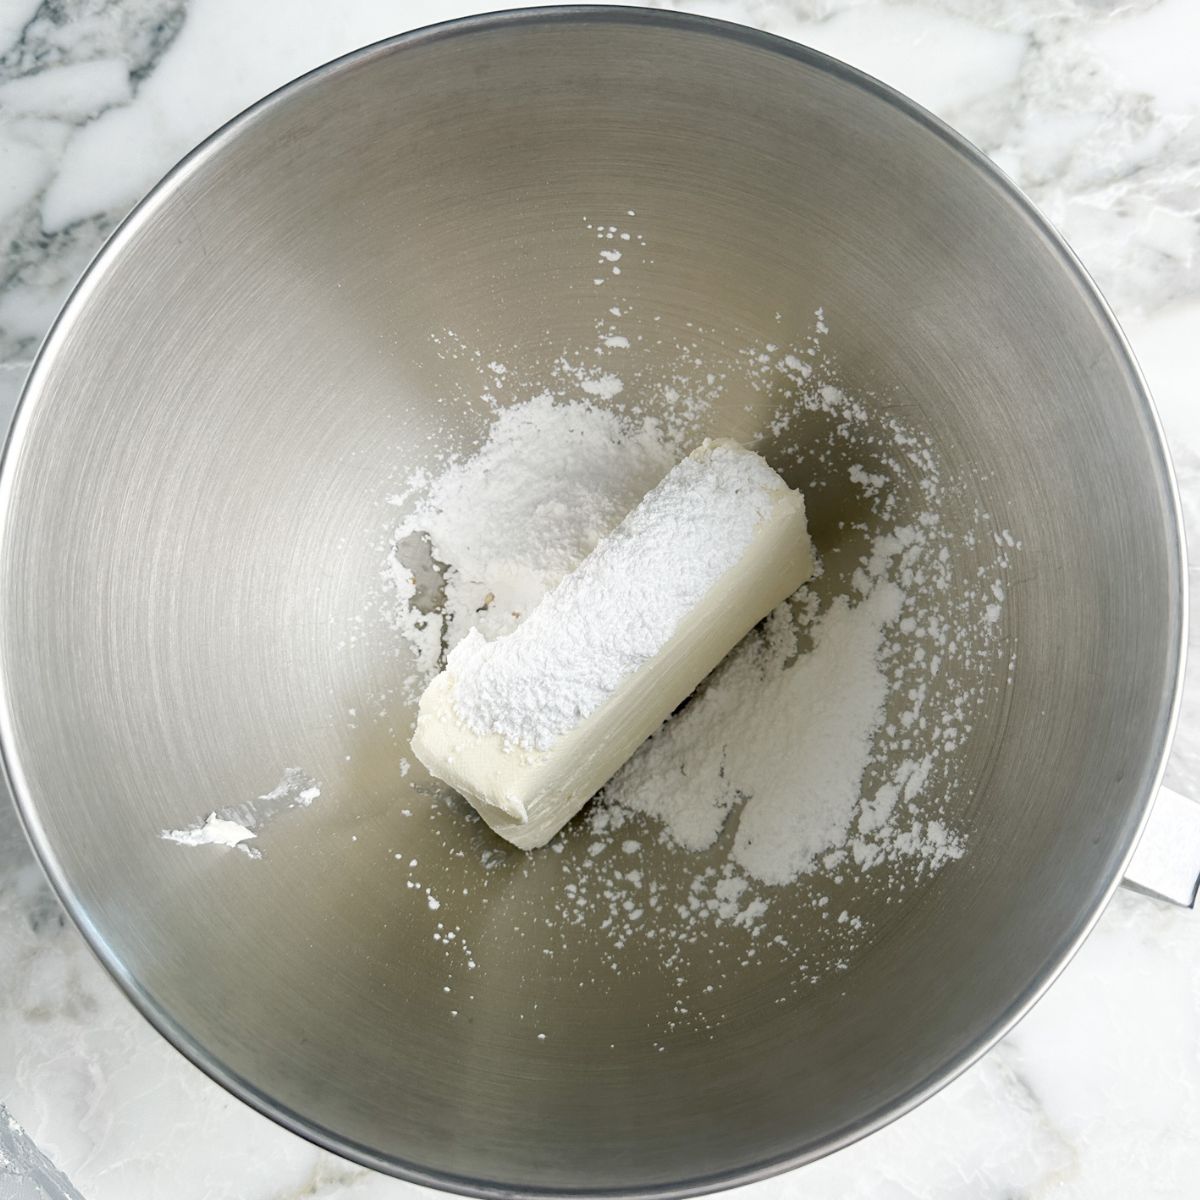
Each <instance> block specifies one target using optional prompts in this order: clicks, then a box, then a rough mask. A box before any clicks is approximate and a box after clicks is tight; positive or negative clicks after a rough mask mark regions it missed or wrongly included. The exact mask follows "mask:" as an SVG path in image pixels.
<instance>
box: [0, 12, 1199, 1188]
mask: <svg viewBox="0 0 1200 1200" xmlns="http://www.w3.org/2000/svg"><path fill="white" fill-rule="evenodd" d="M481 7H485V6H478V5H474V6H473V5H471V4H470V3H463V2H460V0H413V2H410V3H389V2H387V0H344V2H343V3H340V4H329V3H325V2H323V0H253V2H252V3H246V0H41V2H40V3H39V0H0V247H2V248H3V249H2V250H0V427H3V425H5V424H6V423H7V420H8V417H9V415H10V414H11V411H12V407H13V405H14V404H15V402H16V397H17V394H18V392H19V389H20V386H21V382H22V379H23V377H24V373H25V370H26V369H27V366H28V364H29V362H30V360H31V358H32V356H33V354H34V351H35V349H36V347H37V344H38V341H39V339H40V338H41V337H42V335H43V334H44V333H45V331H46V329H47V327H48V325H49V323H50V321H51V319H52V318H53V315H54V313H55V311H56V309H57V308H58V306H59V304H60V303H61V301H62V299H63V298H64V296H65V295H66V292H67V290H68V289H69V287H70V285H71V283H72V282H73V280H74V279H75V277H76V276H77V274H78V273H79V271H80V270H81V269H82V268H83V267H84V266H85V265H86V263H87V261H88V259H89V258H90V256H91V255H92V254H93V252H94V251H95V250H96V248H97V247H98V246H99V244H100V242H101V240H102V239H103V237H104V236H105V234H106V233H107V231H108V230H110V229H111V228H112V227H113V225H114V223H115V222H116V221H117V220H118V219H119V218H120V216H121V215H122V214H123V213H124V212H125V211H126V210H127V208H128V207H129V206H130V204H131V203H133V202H134V201H135V200H136V199H137V198H138V196H139V195H140V194H141V193H142V192H143V191H145V190H146V189H147V188H148V187H149V186H150V185H151V184H153V183H154V182H155V180H156V179H157V178H158V177H159V176H160V175H161V174H162V173H163V172H164V171H165V170H166V169H167V168H168V167H169V166H170V165H171V163H172V162H173V161H174V160H175V159H177V158H178V157H179V156H180V155H181V154H183V153H184V152H185V151H186V150H187V149H188V148H189V147H190V146H192V145H193V144H194V143H195V142H196V141H198V140H199V139H200V138H202V137H203V136H204V135H205V134H207V133H208V132H209V131H211V130H212V129H213V128H214V127H215V126H217V125H218V124H219V123H220V122H222V121H224V120H225V119H226V118H228V117H230V116H232V115H233V114H234V113H235V112H237V111H238V110H239V109H241V108H243V107H244V106H245V105H247V104H248V103H250V102H251V101H253V100H255V99H256V98H258V97H259V96H260V95H262V94H263V93H265V92H267V91H269V90H270V89H272V88H274V87H276V86H278V85H279V84H282V83H284V82H286V81H287V80H288V79H290V78H292V77H293V76H295V75H297V74H299V73H300V72H302V71H304V70H307V69H308V68H310V67H313V66H315V65H317V64H319V63H321V62H323V61H325V60H327V59H329V58H332V57H334V56H335V55H338V54H341V53H343V52H345V51H347V50H350V49H352V48H354V47H356V46H359V45H362V44H364V43H367V42H371V41H374V40H376V39H378V38H381V37H385V36H387V35H390V34H393V33H396V32H398V31H400V30H402V29H404V28H408V27H413V26H417V25H421V24H425V23H428V22H429V21H433V20H440V19H443V18H447V17H451V16H458V15H461V14H463V13H465V12H468V11H478V10H479V9H480V8H481ZM677 7H682V8H687V9H690V10H693V11H699V12H705V13H708V14H711V15H715V16H721V17H726V18H730V19H733V20H740V21H743V22H746V23H748V24H753V25H759V26H762V27H763V28H765V29H768V30H771V31H772V32H776V33H781V34H784V35H786V36H789V37H792V38H795V39H796V40H798V41H802V42H806V43H808V44H810V45H813V46H815V47H817V48H818V49H821V50H825V51H828V52H829V53H832V54H834V55H837V56H838V57H841V58H844V59H846V60H848V61H849V62H851V63H853V64H855V65H857V66H860V67H862V68H864V69H865V70H867V71H869V72H871V73H873V74H875V75H877V76H879V77H880V78H882V79H884V80H885V81H887V82H888V83H891V84H893V85H895V86H896V87H898V88H900V89H901V90H903V91H905V92H907V93H909V94H910V95H911V96H913V97H914V98H915V99H917V100H918V101H920V102H921V103H923V104H925V105H926V106H928V107H929V108H931V109H932V110H933V111H934V112H936V113H938V114H939V115H940V116H942V117H944V118H945V119H946V120H947V121H949V122H950V123H951V124H952V125H954V126H956V127H957V128H958V129H960V130H961V131H962V132H963V133H965V134H966V135H967V136H968V137H969V138H971V139H972V140H973V141H974V142H975V143H976V144H978V145H979V146H981V147H982V148H983V149H984V150H985V151H986V152H987V153H988V154H990V155H991V156H992V157H993V158H994V159H995V160H996V161H997V162H998V163H999V164H1000V165H1001V166H1002V167H1003V168H1004V169H1005V170H1006V171H1007V172H1008V173H1009V174H1010V175H1011V176H1012V177H1013V178H1014V179H1015V180H1016V181H1017V182H1018V184H1020V185H1021V186H1022V187H1023V188H1025V189H1026V190H1027V191H1028V192H1029V194H1030V195H1031V196H1032V197H1033V199H1034V200H1035V201H1036V202H1037V203H1038V204H1039V205H1040V206H1041V207H1042V208H1043V210H1044V211H1045V212H1046V213H1047V214H1048V215H1049V217H1050V218H1051V219H1052V220H1053V221H1054V222H1056V223H1057V225H1058V226H1059V228H1060V229H1061V230H1062V231H1063V232H1064V233H1065V235H1066V236H1067V238H1068V239H1069V240H1070V242H1071V243H1072V245H1073V246H1074V247H1075V249H1076V250H1077V251H1078V253H1079V254H1080V256H1081V257H1082V259H1083V260H1084V262H1085V263H1086V264H1087V266H1088V267H1089V269H1090V270H1091V271H1092V273H1093V274H1094V276H1095V277H1096V279H1097V280H1098V282H1099V284H1100V286H1101V288H1102V289H1103V290H1104V292H1105V293H1106V295H1107V296H1108V298H1109V300H1110V302H1111V303H1112V305H1113V307H1114V308H1115V310H1116V312H1117V315H1118V317H1119V318H1120V320H1121V321H1122V323H1123V324H1124V327H1125V329H1126V330H1127V332H1128V334H1129V337H1130V339H1131V341H1132V344H1133V347H1134V349H1135V351H1136V353H1137V355H1138V357H1139V359H1140V361H1141V362H1142V365H1143V367H1144V368H1145V371H1146V373H1147V375H1148V377H1149V381H1150V385H1151V387H1152V389H1153V391H1154V393H1155V395H1156V397H1157V400H1158V403H1159V406H1160V409H1161V412H1162V416H1163V420H1164V423H1165V425H1166V429H1167V433H1168V436H1169V439H1170V443H1171V448H1172V452H1173V455H1174V459H1175V464H1176V467H1177V469H1178V472H1179V477H1180V483H1181V487H1182V492H1183V503H1184V509H1185V514H1186V519H1187V521H1188V525H1189V531H1190V533H1191V535H1192V544H1193V545H1200V390H1198V389H1200V371H1197V370H1196V369H1195V361H1196V360H1195V356H1196V354H1197V353H1198V351H1197V347H1200V71H1198V70H1197V67H1196V47H1197V46H1198V45H1200V4H1198V3H1197V2H1196V0H928V2H927V3H923V4H920V3H912V4H906V3H896V4H892V3H879V2H872V0H711V2H707V3H696V4H681V5H678V6H677ZM1193 580H1194V581H1195V568H1193ZM1193 595H1194V596H1196V595H1200V588H1194V591H1193ZM1196 615H1197V614H1196V613H1195V612H1194V613H1193V624H1192V628H1193V630H1194V631H1195V632H1193V635H1192V638H1193V649H1194V648H1195V646H1194V643H1195V642H1196V640H1197V639H1200V620H1196V619H1195V618H1196ZM1192 662H1193V666H1192V668H1191V670H1190V671H1189V676H1188V685H1187V690H1186V696H1185V702H1184V708H1183V714H1182V721H1181V724H1180V730H1179V735H1178V738H1177V741H1176V745H1175V749H1174V752H1173V755H1172V758H1171V762H1170V767H1169V771H1168V776H1167V781H1168V783H1170V784H1172V785H1173V786H1174V787H1175V788H1177V789H1178V790H1180V791H1182V792H1185V793H1188V794H1190V795H1193V796H1200V655H1196V654H1193V656H1192ZM5 1110H7V1115H9V1116H11V1118H12V1119H13V1120H15V1121H16V1122H19V1124H20V1125H21V1126H22V1127H23V1128H24V1130H25V1131H26V1133H27V1134H28V1136H29V1138H31V1139H32V1141H33V1142H34V1143H36V1144H37V1146H38V1147H40V1149H41V1151H42V1152H44V1154H45V1156H46V1157H47V1159H48V1160H49V1161H48V1162H42V1163H41V1164H40V1169H41V1170H43V1171H44V1172H52V1173H55V1174H56V1175H58V1176H59V1177H60V1179H59V1182H60V1184H61V1183H62V1177H65V1178H66V1179H69V1180H70V1181H71V1185H72V1186H73V1188H74V1189H75V1192H76V1193H77V1194H79V1195H82V1196H84V1197H86V1198H87V1200H149V1198H153V1197H167V1196H169V1197H171V1198H172V1200H219V1198H230V1200H233V1198H236V1200H288V1198H292V1197H296V1198H298V1197H320V1198H322V1200H333V1198H339V1200H340V1198H343V1197H344V1198H347V1200H349V1198H351V1197H353V1198H355V1200H367V1198H371V1200H375V1198H379V1200H395V1198H396V1197H399V1196H401V1195H404V1194H407V1193H410V1192H415V1191H418V1190H419V1189H416V1188H414V1187H412V1186H410V1185H407V1184H404V1183H400V1182H398V1181H395V1180H392V1179H388V1178H385V1177H383V1176H379V1175H375V1174H373V1173H372V1172H370V1171H366V1170H364V1169H362V1168H359V1167H357V1166H354V1165H353V1164H350V1163H347V1162H343V1161H341V1160H339V1159H337V1158H335V1157H333V1156H332V1155H330V1154H327V1153H325V1152H322V1151H319V1150H317V1149H316V1148H314V1147H313V1146H311V1145H309V1144H308V1143H307V1142H304V1141H302V1140H301V1139H299V1138H297V1137H294V1136H293V1135H291V1134H289V1133H287V1132H285V1131H284V1130H282V1129H280V1128H278V1127H276V1126H275V1125H273V1124H272V1123H271V1122H269V1121H268V1120H266V1119H265V1118H263V1117H260V1116H259V1115H258V1114H257V1113H255V1112H253V1111H251V1110H250V1109H249V1108H247V1107H245V1106H244V1105H243V1104H241V1103H240V1102H239V1101H237V1100H235V1099H234V1098H233V1097H232V1096H230V1095H228V1094H227V1093H226V1092H224V1091H223V1090H222V1089H221V1088H219V1087H218V1086H217V1085H216V1084H214V1083H212V1082H210V1081H209V1080H208V1079H207V1078H206V1077H205V1076H204V1075H202V1074H201V1073H200V1071H199V1070H197V1069H196V1068H194V1067H193V1066H191V1065H190V1063H188V1062H187V1061H186V1060H185V1059H184V1058H183V1057H182V1056H180V1055H179V1054H178V1053H176V1052H175V1051H174V1050H173V1049H172V1048H171V1047H170V1046H169V1045H168V1044H167V1043H166V1042H165V1041H163V1040H162V1039H161V1038H160V1037H159V1035H158V1034H157V1033H155V1032H154V1031H153V1030H152V1029H151V1028H150V1026H149V1025H148V1024H146V1023H145V1021H143V1019H142V1018H141V1017H140V1016H139V1015H138V1014H137V1013H136V1012H135V1011H134V1009H133V1007H132V1006H131V1005H130V1004H129V1003H128V1002H127V1001H126V1000H125V998H124V997H123V995H122V994H121V993H120V992H119V991H118V989H117V987H116V985H115V984H114V983H113V982H112V981H111V980H110V979H109V978H108V976H107V975H106V974H105V973H104V972H103V970H102V969H101V968H100V966H99V965H98V964H97V962H96V961H95V960H94V959H93V958H92V956H91V954H90V952H89V951H88V950H87V948H86V946H85V945H84V943H83V940H82V938H81V937H80V935H79V934H78V933H77V932H76V930H75V928H74V927H73V926H72V925H71V924H70V923H69V921H68V920H67V918H66V917H65V915H64V914H63V913H62V911H61V909H60V908H59V907H58V904H57V902H56V900H55V899H54V897H53V896H52V894H51V893H50V891H49V889H48V886H47V885H46V884H45V883H44V882H43V880H42V877H41V874H40V872H39V869H38V868H37V866H36V865H35V863H34V861H33V859H32V856H31V855H30V853H29V851H28V849H27V848H26V846H25V844H24V841H23V840H22V837H21V834H20V831H19V829H18V827H17V824H16V820H15V817H14V816H13V815H12V813H11V811H10V808H9V805H8V803H7V801H6V800H5V799H4V798H3V797H0V1123H2V1124H4V1125H7V1122H5V1120H4V1118H5ZM10 1132H11V1131H10ZM3 1145H4V1142H3V1139H0V1146H3ZM10 1156H11V1151H10ZM51 1164H52V1165H51ZM6 1179H8V1181H9V1183H8V1185H7V1186H11V1187H12V1188H14V1189H16V1188H20V1187H21V1186H22V1185H19V1184H16V1183H15V1182H13V1180H12V1177H11V1175H8V1176H6V1174H5V1165H4V1159H3V1158H2V1157H0V1200H7V1197H9V1196H22V1197H24V1196H27V1195H40V1194H41V1193H40V1192H39V1191H18V1190H13V1191H6V1190H5V1188H6ZM25 1186H31V1185H29V1184H27V1185H25ZM1198 1189H1200V913H1193V912H1188V911H1185V910H1182V909H1176V908H1172V907H1170V906H1168V905H1165V904H1162V903H1160V902H1157V901H1154V900H1151V899H1147V898H1145V897H1142V896H1139V895H1135V894H1131V893H1128V892H1121V893H1119V894H1118V895H1117V897H1116V899H1115V900H1114V902H1113V903H1112V905H1111V906H1110V908H1109V910H1108V911H1107V913H1106V914H1105V915H1104V917H1103V919H1102V920H1101V922H1100V924H1099V926H1098V928H1097V929H1096V931H1095V933H1094V934H1093V935H1092V937H1091V939H1090V940H1089V941H1088V943H1087V944H1086V946H1085V947H1084V949H1083V950H1082V952H1081V953H1080V954H1079V955H1078V956H1077V958H1076V959H1075V960H1074V961H1073V962H1072V964H1071V965H1070V966H1069V967H1068V969H1067V970H1066V972H1065V974H1064V975H1063V976H1062V978H1061V979H1060V980H1059V982H1058V983H1056V985H1055V986H1054V987H1053V989H1052V990H1051V991H1050V993H1049V995H1048V996H1047V997H1046V998H1045V999H1044V1000H1043V1001H1042V1002H1041V1003H1040V1004H1039V1005H1038V1006H1037V1008H1036V1009H1035V1010H1034V1012H1033V1013H1032V1015H1030V1016H1029V1017H1028V1018H1027V1019H1026V1020H1025V1021H1023V1022H1022V1023H1021V1025H1020V1026H1019V1027H1018V1028H1017V1029H1016V1030H1015V1031H1014V1032H1013V1033H1011V1034H1010V1035H1009V1036H1008V1037H1007V1038H1005V1039H1004V1041H1003V1042H1001V1044H1000V1045H999V1046H998V1047H996V1048H995V1049H994V1050H993V1051H992V1052H991V1053H989V1054H988V1055H987V1056H986V1057H985V1058H984V1059H983V1060H982V1061H981V1062H980V1063H978V1064H977V1065H976V1066H975V1067H973V1068H972V1069H971V1070H969V1071H968V1072H966V1074H964V1075H963V1076H961V1077H960V1078H959V1079H958V1080H957V1081H956V1082H955V1083H953V1084H952V1085H951V1086H949V1087H948V1088H946V1089H945V1090H944V1091H943V1092H941V1093H940V1094H939V1095H938V1096H936V1097H935V1098H934V1099H932V1100H930V1101H929V1102H928V1103H926V1104H924V1105H923V1106H921V1107H920V1108H919V1109H917V1110H916V1111H915V1112H913V1113H911V1114H910V1115H908V1116H906V1117H904V1118H902V1119H901V1120H899V1121H897V1122H895V1123H894V1124H892V1125H891V1126H889V1127H888V1128H887V1129H885V1130H883V1131H882V1132H880V1133H877V1134H875V1135H874V1136H872V1137H870V1138H868V1139H866V1140H865V1141H862V1142H860V1143H858V1144H857V1145H855V1146H853V1147H851V1148H849V1149H847V1150H844V1151H842V1152H841V1153H839V1154H837V1155H834V1156H833V1157H831V1158H828V1159H825V1160H824V1161H822V1162H820V1163H817V1164H815V1165H813V1166H810V1167H807V1168H804V1169H803V1170H801V1171H798V1172H793V1173H792V1174H789V1175H786V1176H782V1177H780V1178H777V1179H774V1180H771V1181H768V1182H765V1183H761V1184H758V1185H755V1186H754V1187H752V1188H750V1189H747V1190H746V1191H745V1192H743V1193H741V1194H742V1195H744V1196H746V1197H747V1198H748V1200H749V1198H751V1197H755V1196H757V1197H760V1198H763V1200H765V1198H767V1197H783V1196H792V1195H795V1196H804V1197H806V1198H810V1197H811V1198H816V1197H838V1198H839V1200H849V1198H852V1197H872V1198H875V1197H920V1198H921V1200H948V1198H950V1197H971V1198H972V1200H986V1198H991V1197H995V1198H996V1200H999V1198H1000V1197H1049V1196H1054V1197H1078V1198H1087V1200H1100V1198H1103V1197H1127V1196H1131V1195H1133V1196H1139V1197H1172V1198H1183V1197H1194V1196H1196V1195H1197V1194H1198ZM66 1194H72V1193H70V1192H68V1193H66Z"/></svg>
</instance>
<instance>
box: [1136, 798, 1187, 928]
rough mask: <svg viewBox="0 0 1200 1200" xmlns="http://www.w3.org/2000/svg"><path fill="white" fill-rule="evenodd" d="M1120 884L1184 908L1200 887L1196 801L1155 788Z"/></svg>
mask: <svg viewBox="0 0 1200 1200" xmlns="http://www.w3.org/2000/svg"><path fill="white" fill-rule="evenodd" d="M1121 882H1122V884H1123V885H1124V886H1125V887H1127V888H1131V889H1132V890H1133V891H1135V892H1144V893H1145V894H1146V895H1147V896H1157V897H1158V898H1159V899H1161V900H1169V901H1171V903H1172V904H1179V905H1181V906H1182V907H1184V908H1195V907H1196V895H1197V890H1198V889H1200V803H1197V802H1196V801H1195V800H1189V799H1188V798H1187V797H1186V796H1181V795H1180V794H1179V793H1178V792H1173V791H1171V789H1170V788H1167V787H1164V788H1159V790H1158V796H1157V797H1156V798H1155V801H1154V810H1153V812H1151V814H1150V820H1149V822H1148V823H1147V825H1146V829H1145V832H1143V834H1142V840H1141V841H1140V842H1138V847H1137V850H1136V851H1134V855H1133V859H1132V861H1131V862H1130V864H1129V869H1128V870H1127V871H1126V872H1125V878H1124V879H1123V880H1122V881H1121Z"/></svg>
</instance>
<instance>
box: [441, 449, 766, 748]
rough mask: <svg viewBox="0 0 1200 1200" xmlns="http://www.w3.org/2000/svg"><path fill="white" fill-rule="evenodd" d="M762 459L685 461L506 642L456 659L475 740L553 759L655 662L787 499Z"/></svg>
mask: <svg viewBox="0 0 1200 1200" xmlns="http://www.w3.org/2000/svg"><path fill="white" fill-rule="evenodd" d="M780 488H781V484H780V480H779V477H778V475H776V474H775V472H774V471H772V470H771V469H770V467H768V466H767V464H766V463H765V462H763V460H762V459H761V458H760V457H758V456H757V455H752V454H745V453H743V452H742V451H741V450H740V448H738V447H736V446H731V445H721V444H717V445H714V446H712V447H711V449H710V450H709V452H708V453H706V454H705V455H704V456H703V457H702V458H694V457H690V456H689V457H688V458H685V459H683V461H682V462H680V463H679V465H678V466H677V467H675V468H674V470H672V471H671V472H670V473H669V474H668V475H667V476H666V478H665V479H664V480H663V481H662V482H661V483H660V484H659V485H658V486H657V487H656V488H655V489H654V490H653V491H652V492H650V493H649V495H647V496H646V497H645V499H644V500H643V501H642V503H641V504H639V505H638V507H637V508H635V509H634V510H633V512H631V513H630V514H629V516H627V517H626V518H625V520H624V521H622V522H621V524H620V525H619V526H618V527H617V528H616V529H615V530H614V531H613V532H612V533H611V534H610V535H609V536H608V537H607V538H606V539H605V540H604V541H603V542H602V543H601V544H600V545H599V546H598V547H597V548H596V549H595V550H594V551H593V552H592V554H591V555H589V557H588V558H587V559H585V560H584V562H583V563H582V564H581V565H580V566H579V567H578V568H577V569H576V570H575V571H574V572H572V573H571V574H569V575H568V576H566V578H564V579H563V580H562V581H561V582H560V583H559V584H558V586H557V587H555V589H554V590H553V591H551V592H550V593H549V594H548V595H547V596H546V597H545V599H543V600H542V602H541V604H539V605H538V606H537V608H535V609H534V611H533V612H532V613H531V614H530V615H529V617H528V618H527V619H526V620H525V621H523V622H522V623H521V625H520V626H518V628H517V629H516V630H515V631H514V632H513V633H512V634H510V635H509V636H508V637H504V638H499V639H497V640H495V641H490V642H489V641H487V640H485V639H484V637H483V636H482V635H481V634H480V633H479V631H478V630H472V631H471V632H470V633H469V634H468V635H467V636H466V638H464V639H463V641H462V642H460V643H459V644H458V646H457V647H456V648H455V649H454V650H453V651H452V652H451V654H450V657H449V660H448V662H447V668H448V669H449V670H450V671H452V672H453V673H454V674H455V676H456V682H455V690H454V706H455V710H456V711H457V713H458V716H459V717H460V719H461V720H462V721H463V723H464V724H465V725H466V726H467V727H468V728H469V729H471V730H472V731H473V732H475V733H479V734H487V733H497V734H500V735H501V736H502V737H503V738H504V739H505V740H506V741H507V742H508V743H510V744H512V745H516V746H522V747H524V748H526V749H530V750H547V749H549V748H550V746H551V745H552V744H553V743H554V741H555V740H556V739H557V738H558V737H560V736H561V735H562V734H564V733H566V732H568V731H569V730H571V729H574V728H575V726H576V725H578V724H579V722H580V721H582V720H584V719H585V718H586V717H588V716H590V715H591V714H592V713H593V712H595V711H596V709H598V708H599V707H600V705H601V704H603V703H604V702H605V700H607V699H608V697H609V696H611V695H612V693H613V691H614V690H615V689H616V688H617V687H618V685H619V684H620V683H621V682H622V681H623V680H624V679H626V678H627V677H628V676H630V675H632V674H633V673H634V672H635V671H636V670H637V669H638V668H639V667H641V666H643V665H644V664H645V663H647V662H649V661H650V660H651V659H652V658H653V657H654V656H655V655H656V654H657V653H658V652H659V650H661V649H662V647H663V646H664V645H665V644H666V643H667V641H668V640H669V639H670V637H671V635H672V634H673V633H674V632H675V629H676V627H677V626H678V624H679V622H680V620H681V619H682V618H683V617H684V616H686V615H687V613H688V612H690V611H691V610H692V608H694V607H695V605H696V604H697V603H698V602H699V600H700V599H701V597H703V596H704V595H705V593H707V592H708V591H709V589H710V588H712V586H713V585H714V584H715V583H716V581H717V580H718V579H719V578H720V577H721V576H722V575H724V574H725V572H726V571H728V570H730V569H731V568H733V567H734V566H736V564H737V563H738V562H739V561H740V559H741V557H742V555H743V554H744V553H745V551H746V548H747V547H748V546H749V545H750V543H751V542H752V541H753V540H754V536H755V533H756V531H757V530H758V528H759V526H760V525H761V524H762V522H763V521H764V520H765V519H766V518H767V517H768V516H769V515H770V513H771V511H772V508H773V506H774V503H775V501H776V499H777V498H778V496H779V493H780Z"/></svg>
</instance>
